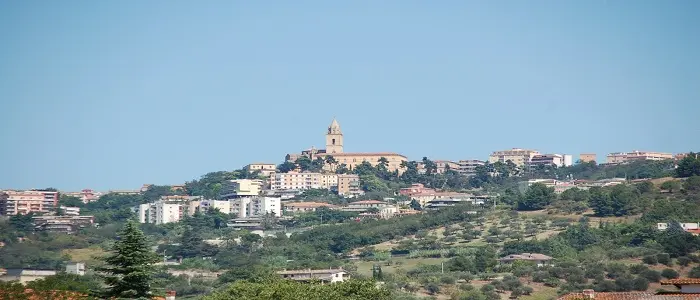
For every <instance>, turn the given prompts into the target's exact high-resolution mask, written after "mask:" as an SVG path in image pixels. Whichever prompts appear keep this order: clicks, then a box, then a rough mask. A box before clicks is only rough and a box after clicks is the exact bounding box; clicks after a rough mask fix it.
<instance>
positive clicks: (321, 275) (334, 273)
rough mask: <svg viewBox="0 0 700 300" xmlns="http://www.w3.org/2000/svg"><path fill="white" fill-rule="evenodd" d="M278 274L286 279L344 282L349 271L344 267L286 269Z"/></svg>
mask: <svg viewBox="0 0 700 300" xmlns="http://www.w3.org/2000/svg"><path fill="white" fill-rule="evenodd" d="M277 275H279V276H280V277H282V278H284V279H290V280H296V281H310V280H320V281H321V282H330V283H334V282H343V281H345V279H348V278H349V277H348V276H347V273H346V272H345V271H344V270H343V269H328V270H311V269H306V270H289V271H287V270H284V271H278V272H277Z"/></svg>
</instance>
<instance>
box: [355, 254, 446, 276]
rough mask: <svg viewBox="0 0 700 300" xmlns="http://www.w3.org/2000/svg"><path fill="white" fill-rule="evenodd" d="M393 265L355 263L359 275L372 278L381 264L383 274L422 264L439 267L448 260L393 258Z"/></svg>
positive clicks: (373, 262) (372, 262) (368, 262)
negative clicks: (376, 266)
mask: <svg viewBox="0 0 700 300" xmlns="http://www.w3.org/2000/svg"><path fill="white" fill-rule="evenodd" d="M391 260H392V261H393V264H392V265H391V266H387V265H386V262H379V261H361V260H358V261H356V262H355V265H356V266H357V273H359V274H362V275H364V276H368V277H369V276H372V266H373V265H374V264H379V265H380V266H381V267H382V272H383V273H393V272H395V271H396V270H397V269H399V268H400V269H403V270H406V271H408V270H411V269H413V268H415V267H416V266H417V265H418V264H420V263H422V264H425V265H439V264H440V263H441V262H443V261H447V258H403V257H401V258H392V259H391Z"/></svg>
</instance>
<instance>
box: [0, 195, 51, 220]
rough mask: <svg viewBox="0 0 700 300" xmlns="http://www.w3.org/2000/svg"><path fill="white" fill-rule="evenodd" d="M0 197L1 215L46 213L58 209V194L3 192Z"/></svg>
mask: <svg viewBox="0 0 700 300" xmlns="http://www.w3.org/2000/svg"><path fill="white" fill-rule="evenodd" d="M0 195H2V196H0V213H2V214H3V215H17V214H28V213H30V212H33V213H47V212H51V211H54V210H55V209H56V207H58V197H59V196H58V192H52V191H3V192H0Z"/></svg>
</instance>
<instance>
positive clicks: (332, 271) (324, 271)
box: [277, 269, 345, 275]
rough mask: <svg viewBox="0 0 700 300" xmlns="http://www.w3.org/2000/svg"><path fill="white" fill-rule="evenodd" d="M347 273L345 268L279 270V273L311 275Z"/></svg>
mask: <svg viewBox="0 0 700 300" xmlns="http://www.w3.org/2000/svg"><path fill="white" fill-rule="evenodd" d="M341 272H343V273H345V270H343V269H321V270H311V269H306V270H283V271H277V274H279V275H292V274H293V275H296V274H311V275H325V274H335V273H341Z"/></svg>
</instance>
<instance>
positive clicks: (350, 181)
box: [336, 174, 365, 198]
mask: <svg viewBox="0 0 700 300" xmlns="http://www.w3.org/2000/svg"><path fill="white" fill-rule="evenodd" d="M336 190H337V192H338V195H340V196H343V197H349V198H353V197H357V196H360V195H363V194H364V193H365V192H364V191H363V190H362V187H361V185H360V176H358V175H357V174H338V186H337V189H336Z"/></svg>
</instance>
